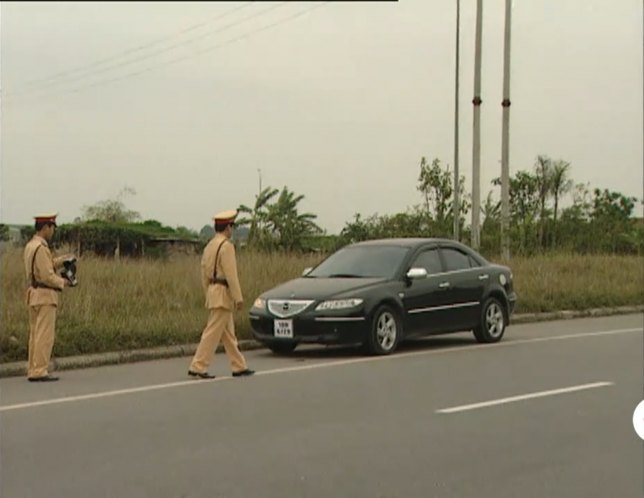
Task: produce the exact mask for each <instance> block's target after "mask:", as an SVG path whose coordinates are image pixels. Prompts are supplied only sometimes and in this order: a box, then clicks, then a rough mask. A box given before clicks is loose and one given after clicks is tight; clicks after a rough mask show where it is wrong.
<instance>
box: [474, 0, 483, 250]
mask: <svg viewBox="0 0 644 498" xmlns="http://www.w3.org/2000/svg"><path fill="white" fill-rule="evenodd" d="M482 10H483V0H476V37H475V44H474V99H473V100H472V103H473V104H474V129H473V132H474V134H473V144H472V156H473V157H472V247H473V248H474V249H477V250H478V249H479V246H480V228H479V219H480V210H481V179H480V176H481V103H482V102H483V101H482V100H481V31H482V27H483V12H482Z"/></svg>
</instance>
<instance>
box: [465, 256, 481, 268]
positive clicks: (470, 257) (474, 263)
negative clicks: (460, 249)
mask: <svg viewBox="0 0 644 498" xmlns="http://www.w3.org/2000/svg"><path fill="white" fill-rule="evenodd" d="M468 258H469V260H470V266H471V267H472V268H478V267H479V266H481V264H480V263H479V262H478V261H476V260H475V259H474V258H473V257H472V256H468Z"/></svg>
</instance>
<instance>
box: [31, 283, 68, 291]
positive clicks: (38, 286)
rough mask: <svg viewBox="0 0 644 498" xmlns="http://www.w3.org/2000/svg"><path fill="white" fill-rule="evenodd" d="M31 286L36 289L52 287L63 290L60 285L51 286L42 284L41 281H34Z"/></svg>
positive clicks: (52, 288)
mask: <svg viewBox="0 0 644 498" xmlns="http://www.w3.org/2000/svg"><path fill="white" fill-rule="evenodd" d="M31 286H32V287H33V288H34V289H51V290H55V291H57V292H61V290H60V289H59V288H58V287H50V286H49V285H45V284H41V283H40V282H32V283H31Z"/></svg>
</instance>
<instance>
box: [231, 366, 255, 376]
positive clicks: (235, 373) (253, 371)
mask: <svg viewBox="0 0 644 498" xmlns="http://www.w3.org/2000/svg"><path fill="white" fill-rule="evenodd" d="M254 373H255V370H251V369H250V368H247V369H246V370H242V371H241V372H233V377H246V376H248V375H253V374H254Z"/></svg>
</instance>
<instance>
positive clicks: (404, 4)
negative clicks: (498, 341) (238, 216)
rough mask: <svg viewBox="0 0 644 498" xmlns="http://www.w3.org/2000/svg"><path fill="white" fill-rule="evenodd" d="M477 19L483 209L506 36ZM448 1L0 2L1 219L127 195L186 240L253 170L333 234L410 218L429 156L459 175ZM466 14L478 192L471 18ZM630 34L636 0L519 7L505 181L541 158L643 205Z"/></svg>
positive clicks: (467, 165) (637, 13) (569, 0)
mask: <svg viewBox="0 0 644 498" xmlns="http://www.w3.org/2000/svg"><path fill="white" fill-rule="evenodd" d="M484 3H485V6H484V12H483V16H484V17H483V58H482V61H483V62H482V95H481V96H482V99H483V105H482V108H481V109H482V111H481V112H482V114H481V116H482V118H481V127H482V150H481V168H482V171H481V197H482V199H484V198H485V196H486V194H487V192H488V191H490V190H493V189H494V190H495V192H497V190H496V188H495V187H492V185H491V183H490V182H491V180H492V178H494V177H496V176H499V175H500V158H501V105H500V102H501V100H502V74H503V20H504V1H503V0H486V1H485V2H484ZM455 5H456V2H455V1H454V0H402V1H400V2H396V3H394V2H391V3H376V2H374V3H368V2H365V3H361V2H348V3H335V2H330V3H326V4H322V3H321V2H288V4H286V5H282V4H280V3H277V2H270V3H268V2H246V3H244V2H211V3H207V2H199V3H184V2H181V3H178V2H177V3H171V2H164V3H154V2H150V3H126V2H123V3H118V2H114V3H89V2H87V3H86V2H79V3H63V2H51V3H49V2H47V3H42V4H39V3H35V2H25V3H21V2H16V3H6V2H3V3H2V4H1V11H0V19H1V21H0V22H1V42H2V45H1V82H2V97H3V98H2V121H1V125H2V128H1V133H2V136H1V138H2V144H1V145H2V152H1V161H2V162H1V177H0V179H1V182H2V183H1V190H0V194H1V198H0V209H1V211H0V222H4V223H25V224H31V223H32V222H33V220H32V216H33V215H34V214H36V213H38V212H41V211H49V210H55V211H59V212H60V217H59V221H61V222H71V221H73V219H74V218H76V217H77V216H80V214H81V212H82V208H83V206H86V205H91V204H95V203H97V202H99V201H101V200H105V199H114V198H116V196H117V195H118V193H119V192H120V191H121V190H122V189H123V188H124V187H130V188H133V189H134V190H135V191H136V195H134V196H129V197H126V198H125V199H124V200H125V202H126V205H127V207H128V208H130V209H135V210H137V211H139V212H140V213H141V215H142V216H143V218H144V219H150V218H152V219H157V220H159V221H161V222H163V223H164V224H168V225H171V226H178V225H184V226H187V227H189V228H193V229H197V230H198V229H200V228H201V227H202V226H203V225H204V224H207V223H210V222H211V220H210V218H211V216H212V215H213V214H214V213H215V212H218V211H221V210H225V209H229V208H235V207H236V206H238V205H239V204H240V203H245V204H252V203H253V201H254V196H255V194H256V193H257V191H258V188H259V185H258V182H259V179H258V177H259V174H258V169H261V177H262V184H263V186H268V185H270V186H273V187H276V188H282V187H283V186H285V185H286V186H288V187H289V188H290V189H291V190H294V191H295V192H296V193H298V194H304V195H305V196H306V198H305V200H304V201H302V203H301V207H302V209H304V210H306V211H310V212H313V213H316V214H317V215H318V221H319V224H320V225H321V226H322V227H323V228H325V229H327V230H328V231H329V232H330V233H335V232H338V231H339V230H340V229H341V228H342V227H343V226H344V224H345V222H346V221H348V220H350V219H351V218H352V217H353V215H354V213H356V212H360V213H362V214H364V215H370V214H374V213H379V214H386V213H390V214H393V213H395V212H401V211H405V209H406V208H407V207H408V206H412V205H414V204H418V203H420V202H421V197H420V194H419V193H418V192H417V191H416V184H417V183H416V182H417V177H418V172H419V163H420V158H421V157H422V156H426V157H427V158H429V159H430V160H431V159H432V158H434V157H438V158H439V159H441V161H442V162H443V163H444V164H450V166H452V165H453V144H454V142H453V140H454V133H453V128H454V93H453V92H454V62H455V15H456V9H455ZM461 5H462V9H461V74H460V81H461V87H460V106H461V113H460V168H461V171H462V172H463V173H464V174H465V176H466V186H467V190H468V191H471V187H472V185H471V165H472V104H471V100H472V97H473V85H474V81H473V68H474V58H473V55H474V28H475V7H476V2H475V0H461ZM315 7H317V8H315ZM233 9H237V10H235V11H233ZM268 9H270V10H268ZM307 9H313V10H311V11H310V12H308V13H306V14H304V15H302V16H299V17H295V18H294V17H293V16H295V15H296V14H297V13H298V12H303V11H305V10H307ZM228 11H233V12H229V13H228V14H226V13H227V12H228ZM264 11H266V12H264ZM224 14H226V15H225V16H224V17H219V18H218V16H222V15H224ZM289 18H292V19H290V20H288V19H289ZM270 24H276V25H275V26H274V27H272V28H270V29H265V30H262V31H260V29H261V28H262V27H264V26H267V25H270ZM642 24H643V18H642V2H641V0H614V1H610V2H609V1H606V0H539V1H536V0H523V1H520V0H515V1H514V7H513V11H512V66H511V67H512V79H511V100H512V106H511V117H510V127H511V128H510V141H511V143H510V170H511V174H514V172H516V171H518V170H525V169H531V168H532V166H533V164H534V161H535V158H536V156H537V155H538V154H547V155H549V156H551V157H552V158H554V159H565V160H568V161H570V162H571V163H572V170H571V173H572V177H573V178H574V179H575V180H576V181H577V182H589V183H590V184H591V186H592V187H602V188H609V189H612V190H617V191H620V192H622V193H625V194H629V195H633V196H636V197H638V198H641V197H642V190H643V186H644V179H643V174H642V170H643V133H644V130H643V116H642V114H643V113H642V111H643V105H644V104H643V100H642V94H643V65H642V58H643V54H642V42H643V33H642ZM246 35H247V36H246ZM234 39H237V41H230V42H229V40H234ZM173 61H174V62H173ZM128 62H130V63H128ZM135 73H140V74H135ZM468 222H469V220H468Z"/></svg>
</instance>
